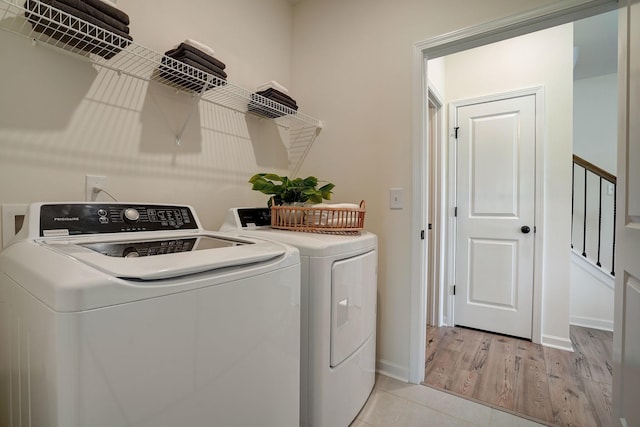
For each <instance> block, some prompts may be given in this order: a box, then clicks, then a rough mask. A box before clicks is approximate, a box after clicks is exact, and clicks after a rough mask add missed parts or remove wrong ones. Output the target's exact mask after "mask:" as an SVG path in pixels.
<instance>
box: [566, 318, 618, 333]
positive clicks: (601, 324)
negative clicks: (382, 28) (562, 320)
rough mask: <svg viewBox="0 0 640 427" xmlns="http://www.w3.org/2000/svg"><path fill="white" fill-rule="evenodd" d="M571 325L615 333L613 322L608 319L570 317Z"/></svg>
mask: <svg viewBox="0 0 640 427" xmlns="http://www.w3.org/2000/svg"><path fill="white" fill-rule="evenodd" d="M569 323H570V324H572V325H576V326H583V327H585V328H591V329H601V330H603V331H610V332H613V321H612V320H606V319H596V318H593V317H583V316H569Z"/></svg>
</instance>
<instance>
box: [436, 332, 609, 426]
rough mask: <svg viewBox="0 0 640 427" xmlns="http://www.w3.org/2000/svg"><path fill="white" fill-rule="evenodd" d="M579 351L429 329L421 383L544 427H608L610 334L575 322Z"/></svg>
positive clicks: (573, 334) (482, 334)
mask: <svg viewBox="0 0 640 427" xmlns="http://www.w3.org/2000/svg"><path fill="white" fill-rule="evenodd" d="M571 342H572V344H573V348H574V352H568V351H563V350H556V349H552V348H548V347H542V346H541V345H538V344H533V343H531V342H530V341H527V340H522V339H518V338H512V337H506V336H503V335H496V334H491V333H488V332H482V331H476V330H472V329H467V328H459V327H454V328H450V327H443V328H436V327H428V329H427V349H426V364H425V381H424V384H425V385H428V386H431V387H435V388H438V389H442V390H445V391H448V392H450V393H453V394H457V395H460V396H463V397H467V398H469V399H472V400H475V401H479V402H481V403H485V404H487V405H489V406H492V407H495V408H502V409H505V410H507V411H509V412H513V413H516V414H518V415H523V416H525V417H528V418H532V419H535V420H536V421H538V422H541V423H544V424H547V425H557V426H563V427H564V426H567V427H607V426H610V425H611V420H610V418H611V382H612V360H613V355H612V349H613V334H612V333H611V332H606V331H600V330H596V329H589V328H583V327H578V326H571Z"/></svg>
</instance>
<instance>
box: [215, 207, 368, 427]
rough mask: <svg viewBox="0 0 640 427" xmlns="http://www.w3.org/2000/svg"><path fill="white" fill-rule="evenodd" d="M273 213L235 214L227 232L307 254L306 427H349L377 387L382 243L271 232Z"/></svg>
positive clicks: (364, 237) (361, 236) (361, 237)
mask: <svg viewBox="0 0 640 427" xmlns="http://www.w3.org/2000/svg"><path fill="white" fill-rule="evenodd" d="M270 224H271V214H270V210H269V209H268V208H233V209H230V210H229V212H228V213H227V217H226V219H225V223H224V225H223V226H222V227H221V229H220V230H221V231H225V232H235V233H236V234H237V235H238V236H239V237H240V236H243V237H248V236H251V237H260V238H264V239H268V240H274V241H279V242H285V243H287V244H289V245H292V246H294V247H296V248H298V249H299V250H300V261H301V284H300V285H301V306H300V307H301V340H300V343H301V348H300V356H301V364H300V378H301V383H300V425H301V426H302V427H347V426H348V425H349V424H350V423H351V422H352V421H353V420H354V419H355V417H356V416H357V414H358V412H359V411H360V410H361V409H362V407H363V406H364V404H365V403H366V401H367V399H368V397H369V395H370V393H371V390H372V389H373V385H374V383H375V364H376V302H377V295H376V294H377V263H378V256H377V250H378V239H377V236H376V235H375V234H372V233H369V232H364V231H363V232H358V233H356V234H344V235H338V234H320V233H306V232H296V231H285V230H276V229H272V228H271V227H270Z"/></svg>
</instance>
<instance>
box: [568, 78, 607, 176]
mask: <svg viewBox="0 0 640 427" xmlns="http://www.w3.org/2000/svg"><path fill="white" fill-rule="evenodd" d="M617 79H618V75H617V74H615V73H614V74H607V75H604V76H598V77H591V78H588V79H580V80H575V81H574V82H573V114H574V115H573V123H574V131H573V132H574V134H573V152H574V153H575V154H577V155H578V156H580V157H582V158H583V159H585V160H587V161H589V162H591V163H593V164H594V165H596V166H599V167H601V168H602V169H604V170H606V171H607V172H609V173H612V174H614V175H616V158H617V157H616V156H617V154H616V153H617V147H616V143H617V137H618V129H617V123H618V80H617Z"/></svg>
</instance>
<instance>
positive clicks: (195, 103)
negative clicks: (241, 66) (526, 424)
mask: <svg viewBox="0 0 640 427" xmlns="http://www.w3.org/2000/svg"><path fill="white" fill-rule="evenodd" d="M212 80H213V75H211V74H208V75H207V81H206V83H205V84H204V86H202V89H201V90H200V92H199V93H198V95H197V96H196V95H194V101H193V105H192V106H191V109H190V110H189V113H188V114H187V117H185V119H184V123H182V127H181V128H180V130H179V131H178V134H177V135H176V145H178V146H180V145H181V144H182V135H183V134H184V131H185V130H186V129H187V125H188V124H189V121H190V120H191V117H192V116H193V112H194V111H195V110H196V109H197V108H198V103H199V102H200V99H202V95H203V94H204V92H205V91H206V90H207V88H208V87H209V84H211V81H212Z"/></svg>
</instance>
